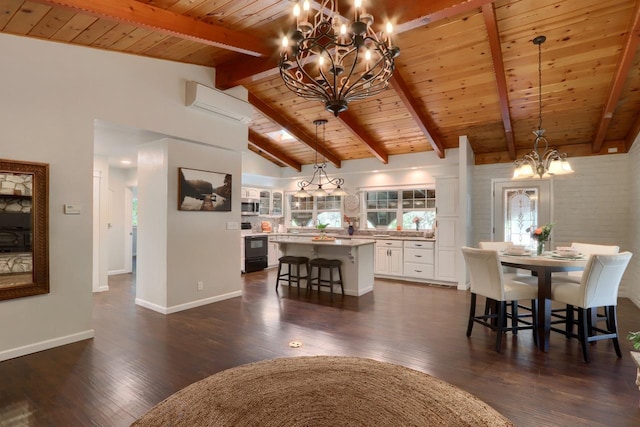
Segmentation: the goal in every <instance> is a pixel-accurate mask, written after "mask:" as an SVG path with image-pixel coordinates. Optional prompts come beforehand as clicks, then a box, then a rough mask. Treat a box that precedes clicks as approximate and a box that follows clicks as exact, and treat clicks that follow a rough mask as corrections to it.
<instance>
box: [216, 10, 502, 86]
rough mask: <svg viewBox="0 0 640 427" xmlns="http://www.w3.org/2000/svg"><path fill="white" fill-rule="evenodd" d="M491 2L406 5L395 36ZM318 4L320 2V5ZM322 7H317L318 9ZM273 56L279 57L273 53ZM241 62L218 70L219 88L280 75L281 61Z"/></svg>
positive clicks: (235, 62)
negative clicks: (279, 65)
mask: <svg viewBox="0 0 640 427" xmlns="http://www.w3.org/2000/svg"><path fill="white" fill-rule="evenodd" d="M491 2H492V1H491V0H467V1H465V0H433V1H429V2H426V1H406V2H404V3H405V4H403V5H402V8H401V9H402V10H400V11H399V13H400V17H399V18H398V20H399V22H403V23H402V24H397V25H396V26H395V27H394V29H393V32H394V33H396V34H400V33H403V32H406V31H411V30H413V29H416V28H419V27H421V26H424V25H427V24H428V23H432V22H436V21H439V20H441V19H446V18H449V17H452V16H455V15H458V14H461V13H465V12H468V11H470V10H474V9H479V8H480V7H482V6H483V5H485V4H488V3H491ZM316 3H317V2H316ZM317 8H319V6H318V5H317V4H316V9H317ZM272 50H273V52H272V54H276V55H277V54H278V52H277V51H276V50H275V49H272ZM245 60H246V58H242V57H240V58H238V59H236V60H234V61H229V62H226V63H224V64H220V65H219V66H217V67H216V88H218V89H221V90H222V89H229V88H230V87H234V86H238V85H242V84H245V83H248V82H251V81H255V80H256V79H262V78H264V77H268V76H273V75H274V74H277V73H278V67H277V65H278V59H277V58H274V59H273V60H270V61H269V60H253V59H252V60H249V61H245Z"/></svg>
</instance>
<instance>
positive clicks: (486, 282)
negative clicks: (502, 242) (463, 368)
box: [462, 246, 538, 352]
mask: <svg viewBox="0 0 640 427" xmlns="http://www.w3.org/2000/svg"><path fill="white" fill-rule="evenodd" d="M462 254H463V255H464V260H465V263H466V265H467V269H468V272H469V278H470V281H471V306H470V309H469V322H468V324H467V336H468V337H470V336H471V331H472V330H473V324H474V323H480V324H481V325H483V326H487V327H489V328H491V329H493V330H494V331H495V332H496V334H497V338H496V351H497V352H500V350H501V348H502V335H504V333H505V332H508V331H511V332H513V333H514V335H515V334H517V332H518V331H519V330H523V329H533V330H534V331H533V332H534V336H535V332H536V326H535V308H536V299H537V297H538V288H537V287H535V286H531V285H528V284H526V283H523V282H520V281H517V280H515V279H511V278H507V277H505V275H504V273H503V272H502V265H501V264H500V259H499V257H498V252H497V251H495V250H490V249H476V248H470V247H466V246H465V247H463V248H462ZM478 295H480V296H483V297H485V298H489V299H491V300H493V301H495V305H496V309H495V310H492V311H491V312H486V311H485V313H484V314H482V315H476V299H477V296H478ZM518 300H531V307H532V309H531V310H530V314H524V315H520V314H518V310H517V308H518ZM507 302H509V303H510V304H509V306H510V307H511V312H510V313H509V312H508V311H507ZM508 318H511V326H510V327H509V326H508V323H507V319H508ZM527 319H528V320H527ZM492 321H493V322H492ZM520 323H522V324H523V325H524V326H520Z"/></svg>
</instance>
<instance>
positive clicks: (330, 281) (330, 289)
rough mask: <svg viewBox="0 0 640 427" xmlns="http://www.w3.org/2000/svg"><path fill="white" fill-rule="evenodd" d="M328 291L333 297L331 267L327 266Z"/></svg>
mask: <svg viewBox="0 0 640 427" xmlns="http://www.w3.org/2000/svg"><path fill="white" fill-rule="evenodd" d="M329 292H330V294H331V298H333V267H329Z"/></svg>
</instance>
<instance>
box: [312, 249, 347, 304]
mask: <svg viewBox="0 0 640 427" xmlns="http://www.w3.org/2000/svg"><path fill="white" fill-rule="evenodd" d="M314 267H315V268H316V270H317V274H316V276H315V277H314V276H313V268H314ZM323 269H328V270H329V279H323V278H322V270H323ZM334 269H337V270H338V280H334V276H333V272H334ZM313 285H316V286H317V287H318V293H320V286H328V287H329V290H330V292H331V296H332V297H333V285H340V288H341V289H342V295H344V285H343V284H342V261H340V260H339V259H325V258H314V259H312V260H311V261H309V280H308V281H307V289H308V290H312V289H313Z"/></svg>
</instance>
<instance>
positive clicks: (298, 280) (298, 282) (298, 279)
mask: <svg viewBox="0 0 640 427" xmlns="http://www.w3.org/2000/svg"><path fill="white" fill-rule="evenodd" d="M296 285H298V292H300V264H296Z"/></svg>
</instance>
